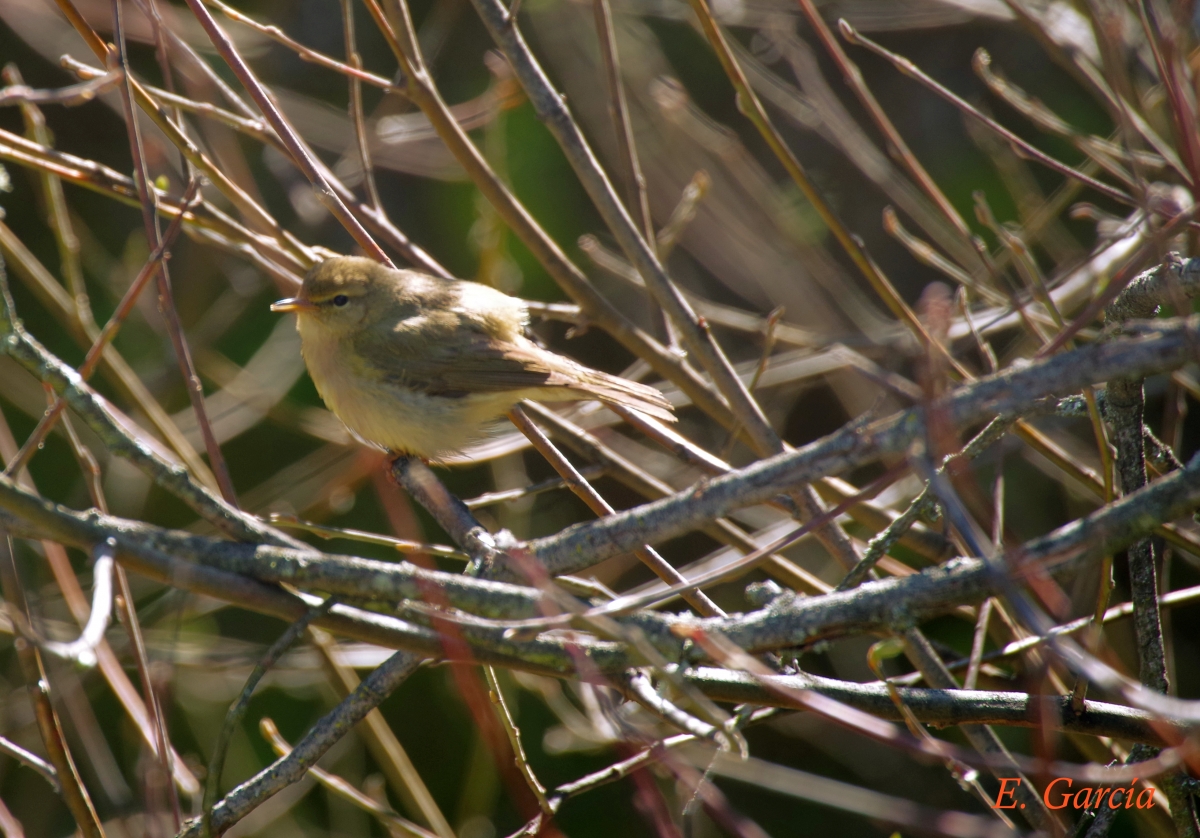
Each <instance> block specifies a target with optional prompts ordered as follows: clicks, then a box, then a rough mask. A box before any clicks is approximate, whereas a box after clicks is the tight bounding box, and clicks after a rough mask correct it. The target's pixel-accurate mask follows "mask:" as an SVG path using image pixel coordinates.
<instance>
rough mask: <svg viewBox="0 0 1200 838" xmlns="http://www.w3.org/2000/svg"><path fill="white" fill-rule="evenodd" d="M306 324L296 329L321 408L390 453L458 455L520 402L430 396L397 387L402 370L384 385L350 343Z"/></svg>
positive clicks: (504, 397)
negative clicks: (485, 427) (483, 427)
mask: <svg viewBox="0 0 1200 838" xmlns="http://www.w3.org/2000/svg"><path fill="white" fill-rule="evenodd" d="M305 319H306V318H301V321H300V324H299V328H300V338H301V346H302V349H303V353H304V361H305V363H306V364H307V365H308V372H309V375H310V376H311V377H312V380H313V384H315V385H316V388H317V392H318V393H319V394H320V395H321V398H322V399H323V400H324V401H325V405H326V406H327V407H328V408H329V409H330V410H332V411H333V412H334V414H336V415H337V417H338V418H339V419H341V420H342V422H343V423H344V424H345V425H346V427H347V428H349V429H350V430H351V431H352V432H354V434H356V435H357V436H359V437H361V438H362V439H364V440H366V441H368V442H373V443H375V444H376V445H379V446H382V447H383V448H386V449H388V450H390V451H394V452H396V453H401V452H403V453H409V454H418V455H420V456H422V457H426V458H429V459H433V458H436V457H437V456H438V455H439V454H443V453H446V452H448V451H455V450H458V449H460V448H462V447H463V446H465V445H466V444H467V443H469V442H471V441H472V440H473V439H474V438H475V437H477V436H478V434H479V430H480V426H481V425H482V424H484V423H485V422H487V421H488V420H491V419H494V418H495V417H497V416H499V415H500V414H502V413H504V411H506V410H507V409H508V408H509V407H511V406H512V405H513V404H514V403H515V402H516V400H517V398H519V396H514V395H511V394H505V393H487V394H474V395H466V396H461V397H446V396H435V395H429V394H427V393H424V392H421V391H418V390H414V389H411V388H409V387H405V386H402V385H400V384H398V383H396V382H398V381H402V380H403V376H402V375H397V374H396V373H402V372H403V371H402V370H401V369H396V370H390V371H389V373H390V375H389V381H384V380H383V376H382V375H381V374H379V373H378V372H376V371H373V370H371V369H370V368H369V367H368V366H367V364H366V362H365V361H364V360H362V359H361V358H359V357H358V356H357V354H356V353H354V352H353V350H352V348H351V346H350V344H349V341H343V340H342V339H341V338H339V337H338V336H337V335H336V334H334V333H332V332H331V331H330V330H328V329H325V328H323V327H322V326H321V325H320V324H311V325H310V324H306V323H305V322H304V320H305ZM397 366H398V367H401V366H402V362H398V363H397Z"/></svg>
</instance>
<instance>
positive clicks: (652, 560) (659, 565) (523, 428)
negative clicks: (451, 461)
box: [508, 407, 725, 617]
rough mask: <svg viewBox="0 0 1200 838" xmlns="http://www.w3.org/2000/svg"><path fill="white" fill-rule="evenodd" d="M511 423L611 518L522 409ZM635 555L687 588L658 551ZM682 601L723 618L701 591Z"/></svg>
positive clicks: (666, 579) (587, 500)
mask: <svg viewBox="0 0 1200 838" xmlns="http://www.w3.org/2000/svg"><path fill="white" fill-rule="evenodd" d="M508 418H509V421H511V422H512V423H513V424H514V425H516V426H517V429H518V430H519V431H520V432H521V433H523V434H525V436H526V437H527V438H528V439H529V441H530V442H531V443H532V444H533V447H534V448H536V449H537V450H538V453H540V454H541V455H542V456H543V457H545V458H546V461H547V462H548V463H550V465H551V466H552V467H553V468H554V470H555V471H557V472H558V473H559V476H561V477H562V479H563V480H565V481H566V483H567V488H569V489H570V490H571V491H572V492H574V493H575V495H576V496H577V497H578V498H579V499H580V500H582V501H583V502H584V503H586V504H587V505H588V507H589V508H590V509H591V510H592V511H593V512H594V513H596V514H597V515H599V516H602V517H603V516H605V515H612V514H613V512H614V510H613V508H612V506H611V505H609V503H608V501H606V500H605V499H604V498H602V497H601V496H600V493H599V492H597V491H596V490H595V489H594V488H592V484H590V483H588V482H587V480H585V479H584V478H583V475H581V474H580V473H579V471H578V470H576V468H575V466H573V465H571V462H570V461H569V460H568V459H567V458H566V457H564V456H563V455H562V453H561V452H560V451H559V450H558V449H557V448H555V447H554V444H553V443H552V442H550V440H549V439H548V438H547V437H546V435H545V434H544V433H542V430H541V428H539V427H538V426H537V425H535V424H534V423H533V422H531V421H530V419H529V417H528V416H526V415H525V411H523V410H522V409H521V408H520V407H514V408H513V409H512V410H510V411H509V412H508ZM633 554H634V555H635V556H637V557H638V559H639V560H640V561H641V562H642V563H643V564H645V565H646V566H647V567H649V568H650V569H651V570H653V571H654V573H655V574H656V575H657V576H658V578H659V579H662V580H663V581H664V582H667V583H668V584H670V585H686V584H687V580H686V579H684V578H683V575H682V574H680V572H679V571H678V570H676V569H675V568H674V567H672V566H671V565H670V564H669V563H668V562H667V560H666V559H664V558H663V557H662V556H661V555H659V554H658V551H656V550H654V549H653V548H651V547H645V546H641V547H637V548H636V549H635V550H634V551H633ZM683 598H684V599H685V600H686V601H687V603H688V605H691V606H692V607H693V608H695V609H696V610H697V611H698V612H699V613H701V614H703V615H705V616H709V617H711V616H716V615H723V614H724V613H725V612H724V611H722V610H721V609H720V608H718V607H717V605H716V603H714V602H713V601H712V600H711V599H709V598H708V596H707V595H705V594H704V593H702V592H700V591H694V592H692V591H688V592H685V593H683Z"/></svg>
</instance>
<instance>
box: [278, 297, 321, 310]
mask: <svg viewBox="0 0 1200 838" xmlns="http://www.w3.org/2000/svg"><path fill="white" fill-rule="evenodd" d="M316 310H317V306H316V304H315V303H311V302H309V301H308V300H306V299H304V298H303V297H288V298H287V299H286V300H279V301H278V302H274V303H271V311H279V312H287V311H295V312H304V311H316Z"/></svg>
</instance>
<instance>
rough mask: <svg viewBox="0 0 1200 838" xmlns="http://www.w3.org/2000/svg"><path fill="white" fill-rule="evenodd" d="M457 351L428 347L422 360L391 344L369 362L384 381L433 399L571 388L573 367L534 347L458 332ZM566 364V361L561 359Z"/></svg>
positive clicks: (377, 352)
mask: <svg viewBox="0 0 1200 838" xmlns="http://www.w3.org/2000/svg"><path fill="white" fill-rule="evenodd" d="M456 337H457V340H456V341H455V342H454V344H455V345H453V346H450V345H448V344H446V343H443V344H441V345H438V344H437V343H432V344H427V345H426V346H424V347H423V348H422V351H421V352H420V353H419V354H418V353H416V352H412V353H409V352H403V351H402V349H403V347H402V346H400V345H398V344H396V343H389V344H388V345H385V346H383V347H379V348H378V349H376V350H374V351H371V350H368V354H369V355H371V356H372V357H370V358H369V359H368V360H369V362H370V366H371V368H373V369H374V370H376V371H378V374H379V375H380V377H381V378H382V380H383V381H385V382H387V383H388V384H391V385H394V386H400V387H407V388H409V389H411V390H416V391H418V392H421V393H426V394H428V395H431V396H443V397H446V398H455V397H461V396H466V395H470V394H471V393H498V392H505V391H509V390H514V391H515V390H528V389H533V388H539V387H570V386H572V384H573V383H574V380H573V379H572V377H571V376H570V375H569V374H568V373H569V364H570V362H567V364H566V365H564V364H561V363H558V362H559V361H560V359H558V358H554V357H553V356H551V355H550V354H549V353H548V352H546V351H544V350H541V349H539V348H538V347H536V346H533V345H532V344H530V345H527V346H526V345H522V344H521V343H510V342H507V341H498V340H495V339H493V338H491V337H489V336H488V335H484V334H479V333H476V334H473V335H471V336H470V338H469V339H467V340H464V338H466V335H464V334H463V333H462V332H459V333H458V335H457V336H456ZM561 360H566V359H561Z"/></svg>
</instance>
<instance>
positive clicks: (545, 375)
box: [374, 332, 675, 422]
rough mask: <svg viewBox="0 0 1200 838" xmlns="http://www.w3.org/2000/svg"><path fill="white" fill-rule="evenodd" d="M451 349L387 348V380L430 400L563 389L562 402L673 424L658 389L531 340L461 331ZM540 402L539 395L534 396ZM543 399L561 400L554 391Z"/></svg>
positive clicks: (669, 411) (664, 398)
mask: <svg viewBox="0 0 1200 838" xmlns="http://www.w3.org/2000/svg"><path fill="white" fill-rule="evenodd" d="M457 337H458V341H457V342H456V343H457V345H455V346H454V348H453V349H448V348H446V345H445V344H443V348H442V349H441V351H438V350H433V351H430V350H431V348H430V346H429V345H426V346H424V347H422V349H421V352H420V353H419V354H418V353H416V352H412V353H407V352H403V351H399V352H398V351H397V350H398V349H399V347H398V346H397V345H396V344H395V343H392V344H390V345H389V346H388V348H387V350H386V351H387V356H388V357H387V358H386V362H385V363H381V364H376V365H374V366H375V368H376V369H382V370H386V372H385V373H384V376H383V378H384V380H385V381H387V382H388V383H390V384H394V385H397V386H403V387H408V388H410V389H412V390H417V391H420V392H423V393H426V394H428V395H431V396H441V397H443V398H460V397H463V396H467V395H469V394H471V393H497V392H506V391H522V390H544V391H551V392H553V391H560V392H561V393H562V396H563V397H565V398H563V400H570V399H571V398H572V396H573V397H574V398H583V399H586V398H595V399H599V400H601V401H603V402H610V403H613V404H620V405H624V406H626V407H630V408H633V409H635V410H639V411H641V412H643V413H646V414H649V415H651V416H654V417H656V418H659V419H662V420H664V421H668V422H674V421H675V417H674V416H673V415H672V413H671V403H670V402H669V401H667V399H666V397H665V396H663V394H662V393H660V392H659V391H658V390H656V389H654V388H653V387H649V386H647V385H645V384H640V383H638V382H636V381H629V380H627V379H624V378H618V377H617V376H615V375H609V374H608V373H604V372H600V371H598V370H593V369H589V368H588V367H585V366H583V365H582V364H578V363H576V362H574V361H572V360H571V359H570V358H566V357H563V356H562V355H558V354H556V353H553V352H550V351H548V350H545V349H542V348H540V347H538V346H537V345H535V344H533V343H532V342H529V341H526V340H524V339H521V340H520V341H519V342H514V341H498V340H495V339H494V338H492V337H490V336H487V335H484V334H476V335H473V336H472V340H471V341H469V342H468V343H466V344H464V343H463V342H462V337H463V336H462V333H461V332H460V333H459V335H458V336H457ZM535 398H536V397H535ZM545 398H548V399H550V400H557V399H556V398H555V397H554V396H553V395H551V393H550V392H547V393H546V394H545Z"/></svg>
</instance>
